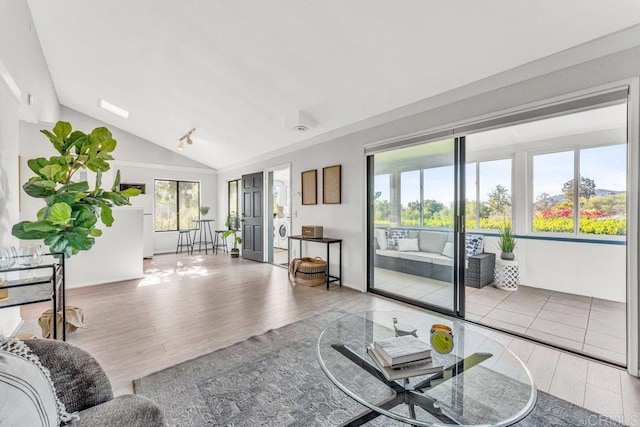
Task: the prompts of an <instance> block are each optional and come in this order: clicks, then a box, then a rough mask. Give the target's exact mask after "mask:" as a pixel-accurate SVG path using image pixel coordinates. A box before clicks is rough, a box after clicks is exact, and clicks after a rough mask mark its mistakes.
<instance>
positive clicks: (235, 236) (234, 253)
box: [222, 215, 242, 258]
mask: <svg viewBox="0 0 640 427" xmlns="http://www.w3.org/2000/svg"><path fill="white" fill-rule="evenodd" d="M233 222H234V221H233V217H232V216H231V215H227V220H226V221H225V225H226V226H227V231H225V232H224V233H222V238H223V239H227V238H228V237H229V236H233V248H232V249H231V258H238V257H239V256H240V249H238V244H240V243H242V237H240V236H238V233H239V232H240V230H237V229H235V228H233V227H232V225H233Z"/></svg>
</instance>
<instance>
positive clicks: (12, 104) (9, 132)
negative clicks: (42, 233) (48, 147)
mask: <svg viewBox="0 0 640 427" xmlns="http://www.w3.org/2000/svg"><path fill="white" fill-rule="evenodd" d="M18 185H19V184H18V100H17V99H16V98H15V97H14V95H13V94H12V93H11V91H10V90H9V89H8V87H7V86H6V85H5V84H4V80H3V79H2V78H1V77H0V246H10V245H16V242H17V239H16V238H15V237H13V236H12V235H11V227H12V226H13V224H15V223H16V222H18ZM21 320H22V319H21V317H20V308H19V307H13V308H5V309H2V310H0V335H2V334H6V335H9V334H12V333H13V332H14V330H15V329H16V328H17V327H18V325H19V324H20V322H21Z"/></svg>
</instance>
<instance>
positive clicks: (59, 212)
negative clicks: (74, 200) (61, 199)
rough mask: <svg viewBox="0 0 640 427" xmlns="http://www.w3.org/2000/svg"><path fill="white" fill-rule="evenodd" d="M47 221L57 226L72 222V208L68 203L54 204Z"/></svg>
mask: <svg viewBox="0 0 640 427" xmlns="http://www.w3.org/2000/svg"><path fill="white" fill-rule="evenodd" d="M47 219H48V220H49V221H51V222H54V223H56V224H62V225H65V224H68V223H69V221H71V206H69V205H68V204H66V203H56V204H54V205H53V206H51V212H50V213H49V217H48V218H47Z"/></svg>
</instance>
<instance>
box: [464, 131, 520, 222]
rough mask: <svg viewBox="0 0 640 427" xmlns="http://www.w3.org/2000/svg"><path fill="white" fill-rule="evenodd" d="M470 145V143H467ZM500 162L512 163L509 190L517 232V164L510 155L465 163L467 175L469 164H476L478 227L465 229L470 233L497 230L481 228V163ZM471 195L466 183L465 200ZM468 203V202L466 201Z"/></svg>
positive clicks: (476, 214) (512, 155)
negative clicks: (515, 195) (515, 212)
mask: <svg viewBox="0 0 640 427" xmlns="http://www.w3.org/2000/svg"><path fill="white" fill-rule="evenodd" d="M467 143H468V142H467ZM499 160H509V161H510V162H511V171H510V174H511V176H510V180H509V181H510V187H511V188H510V189H509V196H510V197H511V228H512V229H514V230H515V227H516V222H517V218H516V215H514V209H515V207H514V206H515V204H516V203H515V202H516V199H515V197H514V194H513V193H514V189H515V172H516V170H515V163H516V159H515V153H509V154H508V155H494V156H487V157H479V158H477V159H474V160H472V161H468V159H467V162H465V164H464V166H465V173H466V167H467V165H468V164H470V163H474V164H475V165H476V176H475V191H474V193H475V200H474V201H475V203H476V211H475V217H474V221H475V224H476V226H475V227H474V228H466V225H465V228H466V229H467V230H470V231H474V232H492V231H496V230H497V229H494V228H481V227H480V167H479V166H480V163H487V162H495V161H499ZM468 194H469V188H468V186H466V183H465V198H468V197H467V195H468ZM465 203H466V201H465ZM466 221H467V219H466V217H465V222H466Z"/></svg>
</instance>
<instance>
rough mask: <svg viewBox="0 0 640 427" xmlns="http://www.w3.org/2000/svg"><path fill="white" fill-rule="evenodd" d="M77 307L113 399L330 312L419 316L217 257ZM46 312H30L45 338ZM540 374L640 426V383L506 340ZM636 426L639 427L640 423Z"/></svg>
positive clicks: (163, 271) (179, 263)
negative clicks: (205, 357)
mask: <svg viewBox="0 0 640 427" xmlns="http://www.w3.org/2000/svg"><path fill="white" fill-rule="evenodd" d="M68 304H70V305H76V306H79V307H82V308H83V309H84V312H85V320H86V324H87V326H88V328H87V329H85V330H80V331H78V332H77V333H75V334H73V335H71V336H70V337H69V340H68V341H69V342H71V343H73V344H75V345H78V346H80V347H82V348H83V349H85V350H87V351H88V352H90V353H91V354H92V355H93V356H94V357H95V358H96V359H97V360H98V361H99V362H100V364H101V365H102V366H103V367H104V369H105V371H106V372H107V375H108V376H109V379H110V380H111V382H112V384H113V387H114V392H115V393H116V394H124V393H130V392H132V386H131V381H132V380H133V379H135V378H139V377H142V376H145V375H147V374H150V373H152V372H155V371H158V370H161V369H163V368H166V367H169V366H172V365H175V364H177V363H180V362H183V361H185V360H188V359H192V358H194V357H197V356H200V355H202V354H206V353H209V352H212V351H214V350H217V349H220V348H223V347H226V346H228V345H231V344H233V343H236V342H238V341H242V340H244V339H246V338H249V337H250V336H253V335H259V334H262V333H264V332H266V331H267V330H269V329H273V328H278V327H281V326H284V325H286V324H288V323H291V322H295V321H297V320H300V319H303V318H306V317H309V316H312V315H314V314H317V313H321V312H323V311H325V310H327V309H329V308H339V309H342V310H345V311H349V312H356V311H362V310H369V309H399V308H401V309H403V310H409V311H411V310H414V309H413V308H411V307H410V306H407V305H404V304H401V303H397V302H394V301H391V300H387V299H385V298H381V297H378V296H375V295H371V294H366V293H361V292H357V291H354V290H351V289H348V288H338V287H337V286H336V285H333V286H332V289H331V290H330V291H326V290H325V288H324V287H322V286H320V287H315V288H307V287H304V286H295V285H293V284H291V283H290V282H289V281H288V280H287V271H286V269H283V268H279V267H276V266H273V265H270V264H261V263H255V262H251V261H245V260H242V259H231V257H230V256H228V255H226V254H221V253H220V254H218V255H211V254H210V255H206V256H205V255H195V256H190V255H186V254H180V255H173V254H169V255H160V256H155V257H154V258H153V259H152V260H148V261H145V278H144V279H141V280H135V281H128V282H120V283H113V284H107V285H101V286H93V287H86V288H78V289H71V290H69V291H68ZM46 308H48V307H47V306H46V305H31V306H24V307H22V316H23V318H24V319H25V322H26V323H25V326H24V327H23V329H22V331H21V332H26V331H29V330H36V329H37V326H36V323H35V322H36V320H37V318H38V316H39V315H40V313H41V312H42V311H44V310H45V309H46ZM487 334H488V335H491V336H493V337H494V338H495V339H497V340H499V341H500V342H501V343H502V344H504V345H505V346H507V347H509V348H510V349H511V350H512V351H513V352H514V353H515V354H516V355H517V356H518V357H520V359H521V360H523V361H524V362H525V363H526V364H527V366H528V368H529V369H530V371H531V372H532V374H533V376H534V379H535V382H536V385H537V387H538V389H540V390H543V391H546V392H549V393H551V394H554V395H556V396H558V397H560V398H563V399H565V400H569V401H571V402H574V403H576V404H578V405H581V406H584V407H587V408H589V409H591V410H593V411H596V412H598V413H602V414H605V415H608V416H611V417H613V418H615V419H616V420H618V421H621V422H622V421H625V420H626V422H627V423H629V424H632V421H633V422H638V418H637V417H638V414H640V381H639V380H637V379H635V378H633V377H631V376H629V375H627V374H626V372H624V371H622V370H619V369H616V368H613V367H610V366H606V365H602V364H599V363H595V362H593V361H589V360H587V359H583V358H579V357H576V356H573V355H570V354H567V353H563V352H560V351H557V350H554V349H550V348H547V347H543V346H540V345H536V344H533V343H530V342H528V341H523V340H520V339H516V338H513V337H510V336H508V335H503V334H500V333H497V332H493V331H491V330H487ZM634 417H635V418H634Z"/></svg>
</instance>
